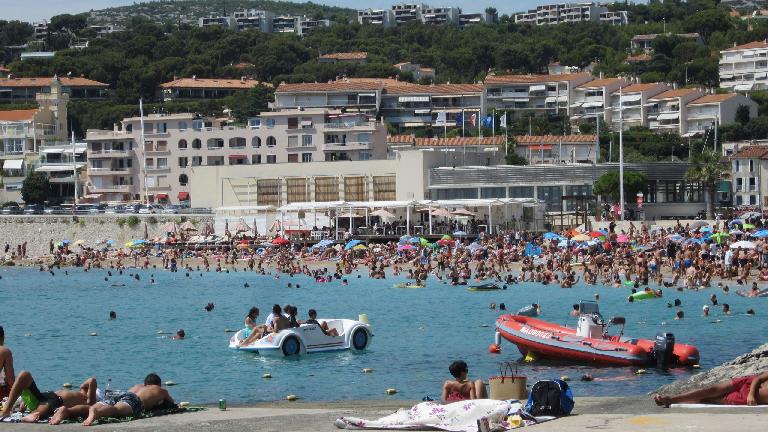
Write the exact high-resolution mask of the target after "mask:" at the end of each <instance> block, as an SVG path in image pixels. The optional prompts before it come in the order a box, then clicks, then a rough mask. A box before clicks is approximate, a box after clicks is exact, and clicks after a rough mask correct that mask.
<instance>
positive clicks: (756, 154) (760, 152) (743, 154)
mask: <svg viewBox="0 0 768 432" xmlns="http://www.w3.org/2000/svg"><path fill="white" fill-rule="evenodd" d="M754 158H759V159H768V146H764V145H751V146H747V147H744V148H742V149H741V150H739V151H738V152H736V153H735V154H733V155H731V159H754Z"/></svg>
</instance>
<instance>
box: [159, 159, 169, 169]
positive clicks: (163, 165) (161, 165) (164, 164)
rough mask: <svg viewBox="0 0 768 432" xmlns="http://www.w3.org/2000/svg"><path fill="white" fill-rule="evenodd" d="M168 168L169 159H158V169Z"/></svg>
mask: <svg viewBox="0 0 768 432" xmlns="http://www.w3.org/2000/svg"><path fill="white" fill-rule="evenodd" d="M162 168H168V158H157V169H162Z"/></svg>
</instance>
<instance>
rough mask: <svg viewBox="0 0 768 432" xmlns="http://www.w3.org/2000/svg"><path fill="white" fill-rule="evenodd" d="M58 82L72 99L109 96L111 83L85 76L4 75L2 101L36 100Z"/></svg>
mask: <svg viewBox="0 0 768 432" xmlns="http://www.w3.org/2000/svg"><path fill="white" fill-rule="evenodd" d="M53 82H57V83H58V85H59V89H60V91H61V93H64V94H67V95H69V98H70V99H90V100H93V99H103V98H105V97H107V90H108V89H109V84H105V83H102V82H98V81H94V80H90V79H87V78H84V77H71V76H65V77H59V76H53V77H35V78H22V77H15V76H9V77H3V78H0V103H7V102H34V101H35V99H36V97H37V95H38V94H39V93H51V92H52V87H51V85H52V83H53Z"/></svg>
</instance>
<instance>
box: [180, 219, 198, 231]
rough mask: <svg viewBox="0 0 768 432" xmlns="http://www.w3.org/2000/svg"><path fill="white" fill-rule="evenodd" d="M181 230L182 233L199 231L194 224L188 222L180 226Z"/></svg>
mask: <svg viewBox="0 0 768 432" xmlns="http://www.w3.org/2000/svg"><path fill="white" fill-rule="evenodd" d="M179 229H180V230H182V231H197V228H195V226H194V225H193V224H192V222H190V221H186V222H184V223H183V224H181V226H179Z"/></svg>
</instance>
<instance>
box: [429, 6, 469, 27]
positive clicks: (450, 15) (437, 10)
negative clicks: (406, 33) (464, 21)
mask: <svg viewBox="0 0 768 432" xmlns="http://www.w3.org/2000/svg"><path fill="white" fill-rule="evenodd" d="M459 13H461V10H460V9H458V8H452V7H428V8H426V9H423V10H422V11H421V22H422V23H424V24H436V25H441V24H458V21H459Z"/></svg>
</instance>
